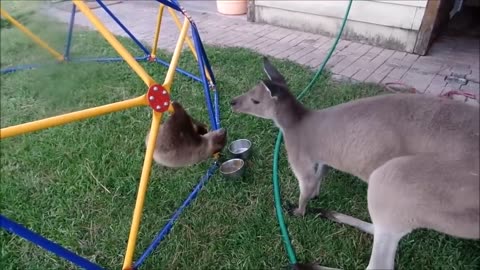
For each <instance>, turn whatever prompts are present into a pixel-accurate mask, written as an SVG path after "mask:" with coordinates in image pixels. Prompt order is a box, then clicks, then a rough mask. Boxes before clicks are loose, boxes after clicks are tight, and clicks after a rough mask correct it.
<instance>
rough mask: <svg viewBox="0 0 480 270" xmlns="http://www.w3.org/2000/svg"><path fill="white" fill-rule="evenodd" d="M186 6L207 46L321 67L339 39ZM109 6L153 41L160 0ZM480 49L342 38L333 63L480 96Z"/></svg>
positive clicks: (165, 29) (375, 78)
mask: <svg viewBox="0 0 480 270" xmlns="http://www.w3.org/2000/svg"><path fill="white" fill-rule="evenodd" d="M62 4H66V3H62ZM184 4H185V9H186V10H187V12H189V14H190V15H191V16H192V18H193V19H194V21H195V22H196V24H197V26H198V28H199V31H200V34H201V37H202V41H203V42H204V43H205V44H209V45H215V46H224V47H244V48H249V49H252V50H255V51H257V52H258V53H261V54H264V55H268V56H273V57H276V58H282V59H289V60H291V61H294V62H296V63H299V64H302V65H305V66H308V67H311V68H313V69H316V68H318V67H319V65H320V64H321V63H322V61H323V60H324V58H325V55H326V53H327V51H328V50H329V48H330V46H331V45H332V43H333V39H332V38H331V37H325V36H321V35H315V34H310V33H304V32H301V31H295V30H290V29H285V28H281V27H276V26H271V25H264V24H256V23H250V22H247V21H246V18H245V16H224V15H221V14H218V13H217V12H216V11H215V2H214V1H186V2H184ZM55 5H57V6H58V5H60V4H55ZM55 5H54V6H55ZM109 8H110V9H111V10H112V11H113V13H114V14H115V15H116V16H118V18H119V19H120V20H121V21H122V22H123V23H124V24H125V25H126V26H127V27H128V28H129V29H130V31H131V32H132V33H134V34H135V35H136V36H137V38H139V39H140V40H142V41H145V42H147V44H151V43H152V40H153V34H154V27H155V22H156V13H157V9H158V4H157V3H156V2H155V1H128V2H123V3H121V4H115V5H111V6H109ZM48 12H49V14H51V15H52V16H54V17H56V18H57V19H59V20H61V21H63V22H68V19H69V16H70V13H69V12H67V11H64V10H62V9H58V8H49V9H48ZM94 12H95V14H97V15H98V16H99V17H100V18H101V19H102V21H103V22H104V23H105V25H106V26H107V27H108V28H109V29H110V30H111V31H112V32H113V33H115V34H118V35H123V36H126V34H125V33H124V32H123V30H122V29H121V28H119V27H118V26H117V25H116V24H115V22H114V21H113V20H112V19H110V17H109V16H108V15H107V14H106V13H105V12H104V11H103V10H101V9H95V10H94ZM77 15H78V16H77V19H76V24H77V25H81V26H87V27H92V26H91V24H90V22H89V21H87V20H86V18H85V17H84V16H83V14H81V13H77ZM166 15H167V16H164V20H163V24H162V28H161V34H160V44H159V48H161V49H165V50H169V51H172V50H173V48H174V47H175V42H176V38H177V37H178V33H179V31H178V30H177V27H176V26H175V24H174V21H173V20H172V19H171V17H170V16H169V14H166ZM180 18H181V19H182V20H183V18H182V17H180ZM479 48H480V41H479V40H478V39H457V38H455V39H454V38H446V37H444V38H441V39H440V40H438V41H437V42H436V43H435V44H434V46H433V48H432V49H431V51H430V53H429V55H428V56H422V57H419V56H417V55H414V54H408V53H404V52H399V51H393V50H388V49H382V48H379V47H374V46H371V45H367V44H362V43H357V42H351V41H347V40H341V41H340V42H339V44H338V46H337V50H336V52H335V53H334V55H333V56H332V58H331V59H330V61H329V63H328V65H327V67H328V68H329V69H330V71H331V72H333V73H334V77H335V78H336V79H341V80H350V81H360V82H373V83H380V84H385V83H388V82H401V83H404V84H407V85H409V86H412V87H414V88H416V90H417V91H419V92H423V93H429V94H434V95H438V94H441V93H445V92H447V91H449V90H463V91H468V92H470V93H473V94H475V95H476V96H477V97H478V95H479V88H480V86H479V73H480V71H479V65H480V62H479V59H480V55H479V54H480V53H479Z"/></svg>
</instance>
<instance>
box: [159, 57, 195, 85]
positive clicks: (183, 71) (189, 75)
mask: <svg viewBox="0 0 480 270" xmlns="http://www.w3.org/2000/svg"><path fill="white" fill-rule="evenodd" d="M155 61H156V62H157V63H159V64H162V65H164V66H166V67H169V66H170V64H169V63H167V62H165V61H163V60H162V59H159V58H156V59H155ZM175 70H176V71H177V72H178V73H180V74H183V75H185V76H187V77H189V78H191V79H193V80H195V81H197V82H202V79H200V78H199V77H197V76H195V75H193V74H192V73H190V72H188V71H185V70H183V69H181V68H178V67H177V68H176V69H175Z"/></svg>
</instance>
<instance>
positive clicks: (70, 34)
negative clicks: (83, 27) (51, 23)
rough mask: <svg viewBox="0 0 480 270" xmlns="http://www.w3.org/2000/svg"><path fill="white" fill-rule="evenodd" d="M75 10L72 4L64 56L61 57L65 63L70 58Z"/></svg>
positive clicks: (75, 7)
mask: <svg viewBox="0 0 480 270" xmlns="http://www.w3.org/2000/svg"><path fill="white" fill-rule="evenodd" d="M76 9H77V6H75V4H72V14H70V23H69V25H68V36H67V44H66V45H65V54H64V55H63V57H64V58H65V60H67V61H68V60H69V58H70V46H71V44H72V35H73V26H74V23H75V13H76Z"/></svg>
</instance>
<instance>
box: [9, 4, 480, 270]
mask: <svg viewBox="0 0 480 270" xmlns="http://www.w3.org/2000/svg"><path fill="white" fill-rule="evenodd" d="M2 7H3V8H6V9H7V10H13V12H12V13H13V14H14V15H20V18H22V22H25V23H26V25H27V26H28V27H30V28H31V29H32V30H33V31H35V32H36V33H39V35H41V36H42V37H43V38H45V39H48V40H49V41H51V44H53V45H52V46H54V47H55V48H59V49H61V48H62V46H63V42H64V39H65V35H66V33H65V31H66V26H65V25H63V24H59V23H54V22H50V21H45V20H40V19H39V17H38V16H37V15H35V14H31V13H30V12H31V11H30V10H29V9H27V8H26V7H25V6H23V7H21V8H20V7H19V6H15V5H14V4H13V3H8V2H7V3H3V4H2ZM27 14H28V16H27ZM22 15H23V16H22ZM1 27H2V31H1V66H2V68H3V67H7V66H11V65H12V64H14V63H32V62H37V61H47V60H48V59H49V56H48V55H46V54H45V52H44V51H42V50H41V49H39V48H38V47H37V46H35V45H32V43H31V42H30V41H29V40H27V39H26V38H25V37H24V36H23V35H22V34H21V33H20V32H18V31H17V30H16V29H14V28H11V27H10V25H8V24H7V23H5V22H3V21H2V24H1ZM199 27H201V25H200V26H199ZM76 31H77V32H76V34H75V36H74V43H73V44H74V45H73V47H72V52H73V53H74V55H75V56H80V55H85V56H116V53H115V51H114V50H113V49H112V48H110V47H109V46H108V44H107V43H106V42H105V41H104V40H103V39H102V37H101V36H100V35H99V34H98V33H97V32H93V31H86V30H80V29H76ZM120 40H121V41H122V43H123V44H124V45H125V46H126V47H127V48H128V49H129V50H130V51H131V52H134V54H135V55H141V54H140V51H139V50H138V49H136V48H135V46H134V44H133V43H132V42H130V41H128V40H126V39H123V38H121V39H120ZM207 54H208V56H209V59H210V61H211V64H212V65H213V69H214V72H215V75H216V78H217V81H218V89H219V91H220V104H221V120H222V126H223V127H225V128H226V129H227V130H228V132H229V141H232V140H234V139H237V138H248V139H250V140H252V142H253V144H254V148H255V152H254V153H253V156H252V158H251V160H250V161H249V162H248V170H247V174H246V176H245V178H244V179H243V180H242V181H238V182H227V181H224V180H223V179H222V178H221V177H220V176H219V174H216V175H215V176H214V177H213V178H212V179H211V181H210V182H209V183H208V184H207V186H206V187H205V188H204V189H203V191H202V192H201V193H200V195H199V197H198V199H197V200H196V201H195V202H194V203H193V204H192V205H191V206H190V207H189V208H187V209H186V211H185V212H184V213H183V214H182V216H181V218H180V219H179V221H178V223H176V225H175V227H174V228H173V230H172V232H171V233H170V234H169V236H168V237H167V238H166V240H165V241H164V242H162V244H161V245H160V247H159V248H158V249H157V250H156V251H155V252H154V253H153V255H152V256H151V257H150V258H149V259H148V260H147V261H146V263H145V265H144V269H281V268H282V267H284V266H286V265H287V264H288V261H287V258H286V255H285V252H284V249H283V244H282V242H281V237H280V234H279V229H278V225H277V221H276V219H275V214H274V206H273V194H272V184H271V174H272V157H273V147H274V140H275V137H276V132H277V129H276V128H275V127H274V126H273V124H272V123H270V122H268V121H265V120H260V119H257V118H253V117H250V116H246V115H239V114H233V113H232V112H231V111H230V109H229V105H228V102H229V100H230V99H231V98H232V97H234V96H236V95H239V94H241V93H243V92H245V91H246V90H248V89H249V87H251V86H253V85H254V84H255V83H256V82H257V80H258V79H259V78H261V77H262V76H263V74H262V67H261V56H260V55H258V54H255V53H253V52H251V51H248V50H244V49H238V48H229V49H226V48H214V47H207ZM161 57H162V58H163V59H169V57H170V55H169V54H166V53H161ZM50 62H51V61H50ZM274 64H275V65H277V67H278V68H279V70H281V71H282V72H283V73H284V75H285V76H286V77H287V78H288V80H289V83H290V85H291V88H292V89H293V91H295V93H299V92H300V91H301V90H302V89H303V88H304V87H305V86H306V85H307V84H308V82H309V80H310V79H311V77H312V75H313V73H312V72H311V71H309V70H307V69H305V68H303V67H301V66H299V65H295V64H292V63H291V62H286V61H277V60H275V61H274ZM142 65H143V66H144V67H145V68H146V70H147V71H148V72H149V74H151V75H152V76H153V77H154V78H155V79H156V80H158V81H159V82H162V81H163V78H164V76H165V74H166V69H165V68H164V67H162V66H159V65H155V64H148V63H145V64H142ZM180 66H181V67H183V68H185V69H187V70H189V71H192V72H195V73H196V70H197V69H196V64H195V62H194V60H193V58H192V57H191V56H190V54H188V53H185V54H184V55H183V57H182V59H181V62H180ZM196 74H197V73H196ZM145 90H146V87H145V85H144V84H143V82H142V81H141V80H140V79H139V78H138V77H137V76H136V75H135V74H134V73H133V72H132V71H131V70H130V69H129V67H128V66H127V65H126V64H124V63H109V64H98V63H81V64H59V65H50V66H47V67H45V68H42V69H37V70H29V71H22V72H18V73H13V74H8V75H1V127H2V128H3V127H7V126H10V125H13V124H19V123H23V122H27V121H32V120H36V119H41V118H44V117H48V116H53V115H57V114H60V113H65V112H71V111H75V110H79V109H83V108H88V107H93V106H99V105H103V104H107V103H111V102H116V101H120V100H124V99H127V98H132V97H136V96H139V95H141V94H143V93H144V92H145ZM379 92H380V89H379V88H378V87H375V86H372V85H363V84H356V85H348V84H338V83H334V82H332V81H330V80H329V79H328V76H325V77H324V78H323V80H322V81H321V82H320V83H318V84H317V85H316V87H314V89H313V90H312V91H311V92H310V93H309V94H308V96H307V97H306V98H305V103H306V104H307V105H308V106H309V107H312V108H323V107H328V106H332V105H335V104H339V103H342V102H345V101H348V100H352V99H356V98H360V97H364V96H370V95H375V94H378V93H379ZM173 98H174V99H175V100H178V101H180V102H181V103H182V104H183V105H184V106H185V107H186V108H187V110H188V111H189V112H190V113H191V114H192V115H194V116H195V117H197V118H199V119H201V120H203V121H207V113H206V109H205V106H204V99H203V92H202V88H201V85H200V84H198V83H195V82H192V81H191V80H189V79H187V78H185V77H183V76H182V75H180V74H177V76H176V80H175V82H174V85H173ZM149 126H150V111H149V109H148V108H146V107H141V108H135V109H130V110H127V111H122V112H118V113H113V114H109V115H105V116H101V117H98V118H94V119H89V120H86V121H81V122H76V123H72V124H68V125H65V126H62V127H55V128H51V129H47V130H43V131H40V132H35V133H31V134H27V135H22V136H18V137H13V138H8V139H5V140H2V141H1V142H0V146H1V186H0V198H1V213H2V214H3V215H6V216H7V217H9V218H11V219H13V220H15V221H17V222H20V223H21V224H24V225H25V226H27V227H28V228H30V229H31V230H33V231H36V232H38V233H40V234H42V235H44V236H45V237H47V238H49V239H51V240H54V241H55V242H57V243H60V244H61V245H63V246H65V247H67V248H69V249H71V250H72V251H74V252H76V253H78V254H80V255H82V256H84V257H86V258H88V259H90V260H92V261H95V262H96V263H98V264H100V265H102V266H104V267H106V268H107V269H119V268H120V267H121V264H122V262H123V254H124V251H125V247H126V241H127V237H128V232H129V229H130V221H131V215H132V212H133V207H134V203H135V198H136V191H137V186H138V180H139V176H140V172H141V166H142V162H143V157H144V151H145V147H144V136H145V135H146V132H147V131H148V129H149ZM211 162H212V161H206V162H204V163H201V164H198V165H195V166H193V167H189V168H184V169H180V170H169V169H162V168H160V167H158V166H154V168H153V171H152V177H151V182H150V185H149V190H148V193H147V198H146V203H145V210H144V214H143V220H142V226H141V230H140V234H139V238H138V244H137V249H136V256H135V258H138V256H139V255H140V254H141V253H142V252H143V251H144V250H145V248H146V247H147V246H148V245H149V244H150V241H151V240H152V239H153V237H154V236H155V235H156V233H158V231H159V230H160V229H161V228H162V227H163V225H164V224H165V222H166V221H167V220H168V218H169V217H170V215H171V214H172V213H173V211H174V210H175V209H176V208H177V207H178V206H179V205H180V204H181V202H182V201H183V200H184V199H185V198H186V196H187V195H188V194H189V193H190V191H191V189H192V188H193V187H194V186H195V184H196V183H197V181H198V180H199V178H200V177H201V176H202V175H203V174H204V173H205V172H206V170H207V168H208V167H209V165H210V164H211ZM280 175H281V185H282V196H283V198H284V200H289V201H293V202H296V200H297V196H298V187H297V184H296V180H295V178H294V177H293V175H292V173H291V171H290V169H289V167H288V163H287V161H286V158H285V152H284V151H282V156H281V162H280ZM322 190H323V191H322V193H321V198H320V199H319V200H317V201H314V202H313V203H311V204H310V206H311V207H325V208H329V209H333V210H337V211H340V212H344V213H348V214H352V215H354V216H357V217H360V218H362V219H366V220H368V213H367V203H366V184H364V183H362V182H361V181H359V180H358V179H356V178H354V177H352V176H349V175H346V174H344V173H341V172H336V171H334V172H332V173H330V174H329V176H328V177H327V179H326V181H325V182H324V184H323V186H322ZM286 221H287V224H288V226H289V230H290V234H291V237H292V239H293V245H294V247H295V248H296V252H297V255H298V258H299V260H300V261H318V262H320V263H321V264H323V265H327V266H331V267H338V268H342V269H362V268H365V267H366V266H367V264H368V259H369V255H370V249H371V245H372V238H371V237H370V236H368V235H365V234H363V233H360V232H358V231H356V230H355V229H353V228H350V227H347V226H341V225H337V224H334V223H332V222H329V221H324V220H319V219H317V218H315V217H313V216H307V217H305V218H303V219H300V218H294V217H289V216H287V217H286ZM0 254H1V255H0V256H1V257H0V269H29V270H35V269H73V268H74V267H73V266H72V265H71V264H69V263H68V262H66V261H64V260H62V259H59V258H58V257H56V256H54V255H52V254H50V253H48V252H45V251H44V250H42V249H40V248H38V247H36V246H35V245H33V244H31V243H29V242H26V241H25V240H23V239H21V238H19V237H16V236H12V235H10V234H7V233H6V232H5V231H3V230H2V231H0ZM397 265H398V266H399V268H400V269H479V267H480V244H479V243H478V242H474V241H467V240H459V239H454V238H452V237H448V236H445V235H442V234H439V233H435V232H431V231H418V232H415V233H413V234H411V235H409V236H408V237H406V238H404V239H403V240H402V242H401V244H400V251H399V252H398V256H397Z"/></svg>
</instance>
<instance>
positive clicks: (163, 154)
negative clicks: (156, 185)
mask: <svg viewBox="0 0 480 270" xmlns="http://www.w3.org/2000/svg"><path fill="white" fill-rule="evenodd" d="M172 106H173V109H174V113H173V114H172V115H171V116H170V118H168V119H167V120H166V121H165V122H164V123H163V124H162V125H161V126H160V128H159V132H160V133H159V134H158V136H157V140H156V143H155V149H154V152H153V160H154V161H155V162H156V163H158V164H160V165H163V166H166V167H171V168H179V167H185V166H190V165H193V164H195V163H198V162H200V161H203V160H206V159H208V158H209V157H211V156H212V155H213V154H215V153H217V152H220V151H221V150H222V149H223V147H225V144H226V142H227V132H226V130H225V129H219V130H214V131H210V132H208V131H207V127H206V126H205V125H204V124H202V123H200V122H198V121H197V120H195V119H193V118H192V117H190V115H188V113H187V112H186V111H185V109H184V108H183V107H182V106H181V105H180V103H178V102H173V103H172ZM149 137H150V132H148V134H147V136H146V138H145V145H146V144H147V143H148V138H149Z"/></svg>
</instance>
